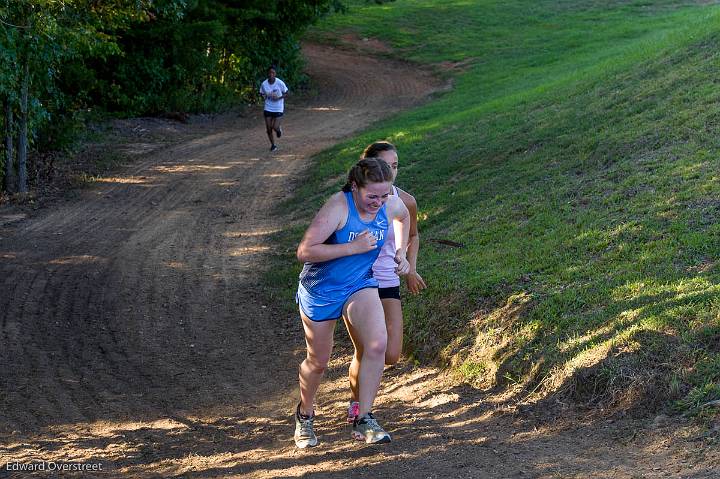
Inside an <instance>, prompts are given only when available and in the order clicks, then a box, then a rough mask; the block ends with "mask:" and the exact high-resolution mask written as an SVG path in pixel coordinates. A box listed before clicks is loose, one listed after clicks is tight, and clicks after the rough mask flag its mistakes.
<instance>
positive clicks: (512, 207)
mask: <svg viewBox="0 0 720 479" xmlns="http://www.w3.org/2000/svg"><path fill="white" fill-rule="evenodd" d="M351 3H352V5H353V6H352V9H351V11H350V13H349V14H348V15H336V16H333V17H331V18H329V19H327V20H326V21H325V22H324V23H323V24H322V25H321V26H319V27H318V28H317V29H316V30H314V31H313V32H312V34H311V35H312V36H313V38H315V39H325V40H326V41H329V39H332V38H337V37H338V36H339V35H340V34H341V33H347V32H353V33H355V34H357V35H359V36H361V37H372V38H378V39H381V40H383V41H385V42H387V44H388V45H390V46H391V47H393V49H394V53H393V55H395V56H397V57H401V58H405V59H408V60H411V61H414V62H418V63H421V64H434V65H438V64H441V63H442V62H462V68H463V69H462V71H456V72H455V73H454V77H455V84H454V88H453V90H452V91H451V92H448V93H445V94H443V95H441V96H440V97H438V98H436V99H434V100H433V101H432V102H430V103H429V104H427V105H426V106H424V107H422V108H419V109H416V110H414V111H411V112H407V113H404V114H402V115H399V116H397V117H395V118H393V119H391V120H388V121H384V122H380V123H379V124H377V125H375V126H374V127H373V128H372V129H371V130H370V131H368V132H366V133H364V134H362V135H360V136H359V137H357V138H354V139H352V140H351V141H348V142H345V143H343V144H341V145H338V146H337V147H335V148H333V149H331V150H329V151H327V152H324V153H323V154H321V155H319V156H318V157H317V158H315V160H314V166H313V170H312V171H311V172H310V173H309V174H308V177H307V178H306V180H305V181H303V182H302V184H301V185H300V186H299V188H298V190H297V191H296V197H295V198H294V199H293V200H292V201H291V202H288V204H287V205H286V207H287V208H288V209H290V208H293V209H296V211H297V214H300V215H305V217H306V219H307V221H309V217H308V216H307V214H309V212H310V211H315V209H316V208H317V207H318V206H319V204H320V203H321V201H322V200H323V199H324V198H325V197H326V196H327V195H328V194H329V193H330V192H331V191H333V190H336V189H337V187H338V186H339V185H340V183H341V178H340V177H338V175H339V174H340V173H342V172H344V171H346V170H347V168H348V167H349V165H351V164H352V163H353V162H354V161H355V160H356V158H357V156H358V154H359V152H360V151H361V149H362V147H363V146H364V145H365V144H367V143H369V142H371V141H372V140H375V139H378V138H386V139H389V140H391V141H393V142H394V143H395V144H396V145H397V146H398V149H399V152H400V157H401V171H400V175H399V178H398V184H399V185H400V186H401V187H404V188H406V189H408V190H409V191H411V192H412V193H413V194H414V195H415V196H416V198H417V199H418V201H419V205H420V224H419V225H420V230H421V236H422V250H421V258H420V263H419V270H420V272H421V274H422V275H423V276H424V277H425V279H426V280H427V282H428V284H429V285H430V287H429V289H428V290H427V291H426V292H424V293H423V294H422V295H421V296H419V297H417V298H408V300H407V302H406V334H407V340H408V341H407V352H408V353H409V354H411V355H413V356H414V357H415V358H418V359H421V360H425V359H433V358H439V359H440V360H441V361H443V362H445V363H446V364H449V365H451V366H452V367H453V368H454V369H455V370H456V371H457V372H458V374H461V375H462V376H464V378H465V379H466V380H467V381H469V382H471V383H473V384H475V385H476V386H478V387H483V388H489V387H495V386H497V387H509V388H512V390H513V391H514V392H515V394H516V395H515V397H517V398H524V397H526V396H528V395H530V396H531V397H544V396H547V395H549V394H556V395H561V396H564V397H569V398H571V399H574V400H576V401H581V402H588V403H591V404H596V405H611V404H612V405H615V406H618V407H633V406H635V405H639V406H642V407H649V408H655V407H659V406H665V405H668V404H670V405H673V406H674V407H675V408H677V409H678V410H682V411H687V412H697V411H699V410H700V409H701V406H702V405H704V404H706V403H707V402H709V401H712V400H716V399H720V285H719V280H720V264H719V263H718V261H719V260H720V223H719V220H720V199H718V198H720V183H719V182H718V180H719V179H720V178H719V177H720V160H719V159H718V158H719V155H720V148H719V146H720V139H719V138H720V135H719V134H718V133H719V130H720V87H718V84H717V82H718V78H720V33H717V32H720V8H718V7H716V6H711V5H695V4H694V2H686V4H685V5H683V6H677V5H673V4H677V2H667V1H657V2H649V1H642V2H640V1H617V2H590V1H589V2H574V1H562V2H558V1H555V0H553V1H549V0H539V1H526V2H519V1H511V2H507V1H503V2H499V1H478V2H472V1H467V0H465V1H453V0H448V1H446V2H436V1H429V0H397V1H395V2H391V3H388V4H385V5H381V6H377V5H372V4H367V3H366V2H351ZM697 3H700V2H697ZM401 85H402V78H398V88H401ZM329 178H337V181H336V182H334V183H333V184H332V185H329V184H328V179H329ZM306 224H307V223H306V222H305V223H303V224H302V225H299V226H295V227H292V228H288V229H287V230H285V231H284V232H283V233H281V234H280V235H279V237H280V240H281V241H283V242H284V244H285V245H286V246H287V254H285V255H282V256H281V257H278V260H279V261H278V265H280V266H281V267H280V269H279V270H276V271H275V272H274V273H273V276H272V277H270V278H268V280H269V281H272V283H273V284H276V285H281V286H279V288H280V290H278V291H275V292H274V293H273V294H279V293H281V294H284V295H286V296H285V297H286V298H291V297H292V293H291V291H292V289H293V288H294V286H295V278H296V276H295V275H296V273H297V271H298V270H299V265H296V264H294V263H293V262H292V259H293V258H292V251H293V248H294V246H295V245H296V244H297V241H299V239H300V235H301V234H302V230H303V227H304V226H305V225H306ZM439 239H448V240H452V241H454V242H459V243H462V244H463V245H464V246H463V247H461V248H453V247H450V246H446V245H444V244H442V243H438V242H436V241H434V240H439ZM290 265H292V266H290ZM290 302H291V301H290V300H288V303H290Z"/></svg>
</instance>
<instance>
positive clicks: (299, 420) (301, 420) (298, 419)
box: [295, 405, 318, 449]
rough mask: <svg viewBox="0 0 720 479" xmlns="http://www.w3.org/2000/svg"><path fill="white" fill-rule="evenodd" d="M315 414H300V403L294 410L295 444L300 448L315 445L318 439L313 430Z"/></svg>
mask: <svg viewBox="0 0 720 479" xmlns="http://www.w3.org/2000/svg"><path fill="white" fill-rule="evenodd" d="M314 420H315V415H314V414H313V415H312V416H310V417H308V416H303V415H301V414H300V405H298V409H297V411H296V412H295V445H296V446H297V447H299V448H300V449H305V448H306V447H313V446H317V443H318V440H317V436H316V435H315V431H314V430H313V421H314Z"/></svg>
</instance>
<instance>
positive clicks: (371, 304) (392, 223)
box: [295, 158, 410, 448]
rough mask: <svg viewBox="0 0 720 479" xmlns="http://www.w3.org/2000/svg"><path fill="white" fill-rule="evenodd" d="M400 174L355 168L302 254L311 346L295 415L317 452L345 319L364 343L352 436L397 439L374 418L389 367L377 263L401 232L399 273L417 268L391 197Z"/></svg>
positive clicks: (299, 438)
mask: <svg viewBox="0 0 720 479" xmlns="http://www.w3.org/2000/svg"><path fill="white" fill-rule="evenodd" d="M391 185H392V171H391V170H390V167H389V166H388V165H387V163H385V162H384V161H383V160H380V159H377V158H366V159H363V160H360V161H359V162H358V163H357V164H356V165H355V166H353V167H352V169H351V170H350V173H349V174H348V181H347V183H346V184H345V186H344V187H343V191H341V192H339V193H336V194H334V195H333V196H331V197H330V199H329V200H328V201H327V202H326V203H325V205H323V207H322V208H321V209H320V211H319V212H318V213H317V214H316V215H315V218H314V219H313V221H312V223H311V224H310V226H309V227H308V229H307V231H306V232H305V236H304V237H303V239H302V241H301V242H300V245H299V246H298V250H297V257H298V259H299V260H300V261H302V262H304V263H305V266H304V268H303V270H302V273H300V284H299V286H298V292H297V302H298V304H299V306H300V317H301V318H302V322H303V327H304V330H305V340H306V343H307V356H306V358H305V360H304V361H303V362H302V364H300V374H299V376H300V403H299V404H298V407H297V410H296V412H295V444H296V445H297V446H298V447H300V448H305V447H310V446H315V445H316V444H317V437H316V436H315V432H314V430H313V420H314V417H315V416H314V406H313V404H314V401H315V394H316V393H317V390H318V387H319V386H320V380H321V379H322V376H323V373H324V372H325V369H326V368H327V364H328V361H329V359H330V353H331V351H332V346H333V331H334V329H335V323H336V322H337V320H338V319H340V318H345V319H346V320H347V321H348V322H349V323H350V324H351V325H352V326H353V329H354V331H355V333H356V338H355V339H356V340H357V341H359V342H360V343H362V350H363V357H362V364H361V370H360V374H359V378H360V379H359V384H358V386H359V387H358V389H359V394H358V396H359V397H358V398H359V402H360V405H359V411H358V417H357V419H356V420H355V422H354V423H353V433H352V436H353V437H354V438H355V439H358V440H364V441H366V442H368V443H384V442H389V441H390V435H389V434H388V433H387V432H385V431H384V430H383V429H382V427H380V425H379V424H378V423H377V420H375V418H374V417H373V415H372V412H371V411H372V405H373V402H374V401H375V396H376V395H377V391H378V388H379V387H380V379H381V377H382V373H383V367H384V364H385V348H386V346H387V331H386V328H385V315H384V313H383V307H382V303H381V302H380V297H379V295H378V292H377V287H378V283H377V280H375V278H373V276H372V265H373V263H374V262H375V259H377V256H378V254H379V252H380V248H381V247H382V245H383V244H384V241H385V238H386V237H387V231H388V227H393V228H394V232H395V237H396V238H397V239H396V246H397V252H396V255H395V262H396V263H397V271H398V274H406V273H407V272H408V271H409V269H410V265H409V264H408V262H407V259H406V258H405V254H406V250H407V242H408V234H409V230H410V218H409V215H408V210H407V208H406V207H405V205H404V204H403V202H402V201H401V200H400V199H399V198H397V197H394V196H391V195H390V191H391Z"/></svg>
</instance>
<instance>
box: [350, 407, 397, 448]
mask: <svg viewBox="0 0 720 479" xmlns="http://www.w3.org/2000/svg"><path fill="white" fill-rule="evenodd" d="M352 437H353V439H356V440H358V441H365V442H366V443H368V444H385V443H388V442H390V434H388V433H387V432H385V429H383V428H382V427H381V426H380V424H378V422H377V420H376V419H375V418H374V417H373V415H372V413H371V412H369V413H367V414H365V415H364V416H362V417H356V418H355V421H354V422H353V430H352Z"/></svg>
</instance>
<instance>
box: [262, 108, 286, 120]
mask: <svg viewBox="0 0 720 479" xmlns="http://www.w3.org/2000/svg"><path fill="white" fill-rule="evenodd" d="M263 116H264V117H265V118H280V117H281V116H283V112H281V111H267V110H263Z"/></svg>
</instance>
